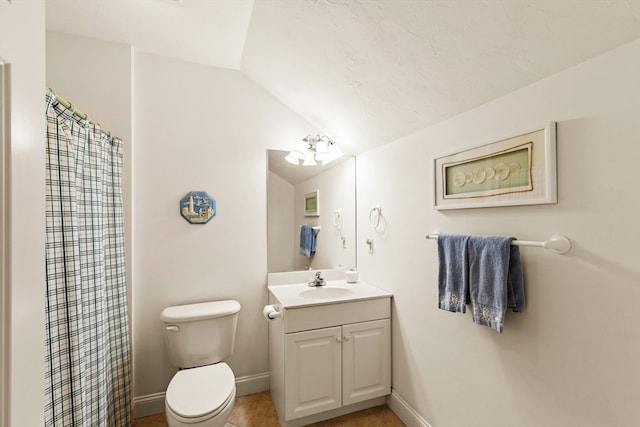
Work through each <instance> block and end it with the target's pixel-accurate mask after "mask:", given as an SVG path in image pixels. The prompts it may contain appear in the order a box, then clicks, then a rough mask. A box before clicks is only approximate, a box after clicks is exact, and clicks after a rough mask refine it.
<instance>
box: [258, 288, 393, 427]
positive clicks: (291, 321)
mask: <svg viewBox="0 0 640 427" xmlns="http://www.w3.org/2000/svg"><path fill="white" fill-rule="evenodd" d="M275 302H276V303H277V301H275ZM390 311H391V299H390V297H387V298H378V299H372V300H365V301H354V302H344V303H336V304H326V305H317V306H310V307H300V308H285V309H282V317H280V318H278V319H275V320H273V321H270V322H269V333H270V336H269V348H270V350H269V351H270V365H271V395H272V398H273V401H274V404H275V406H276V409H277V411H278V415H279V417H280V422H281V424H282V425H283V426H284V427H289V426H301V425H306V424H309V423H313V422H317V421H320V420H323V419H328V418H333V417H335V416H339V415H343V414H346V413H349V412H354V411H357V410H361V409H365V408H367V407H371V406H377V405H381V404H383V403H384V396H386V395H388V394H390V393H391V320H390Z"/></svg>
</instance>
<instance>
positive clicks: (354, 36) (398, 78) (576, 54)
mask: <svg viewBox="0 0 640 427" xmlns="http://www.w3.org/2000/svg"><path fill="white" fill-rule="evenodd" d="M46 4H47V29H48V30H52V31H58V32H64V33H69V34H75V35H81V36H86V37H94V38H99V39H103V40H108V41H115V42H122V43H128V44H131V45H133V46H135V48H136V49H137V50H140V51H145V52H150V53H155V54H160V55H164V56H168V57H173V58H178V59H183V60H186V61H191V62H196V63H200V64H204V65H208V66H215V67H224V68H231V69H236V70H239V71H241V72H242V73H244V74H246V75H247V76H248V77H249V78H251V79H252V80H254V81H255V82H257V83H258V84H259V85H261V86H262V87H263V88H264V89H265V90H267V91H268V92H270V93H271V94H273V95H274V96H275V97H277V98H278V99H279V100H280V101H282V102H283V103H284V104H286V105H287V106H289V107H290V108H291V109H292V110H294V111H296V112H297V113H298V114H300V115H301V116H303V117H304V118H306V119H307V120H308V121H309V122H310V123H311V124H313V125H314V126H316V127H317V128H318V129H321V130H322V131H323V133H325V134H326V135H328V136H330V137H331V138H332V139H334V140H336V141H338V142H339V143H340V145H341V147H342V148H343V150H344V151H346V152H349V153H358V152H362V151H364V150H367V149H370V148H373V147H375V146H377V145H380V144H383V143H387V142H391V141H394V140H396V139H398V138H401V137H403V136H406V135H408V134H410V133H413V132H415V131H417V130H419V129H421V128H424V127H427V126H429V125H432V124H434V123H437V122H439V121H442V120H445V119H447V118H449V117H452V116H455V115H457V114H459V113H461V112H464V111H466V110H469V109H471V108H473V107H475V106H478V105H480V104H482V103H485V102H487V101H490V100H492V99H495V98H498V97H500V96H503V95H505V94H507V93H509V92H511V91H514V90H516V89H518V88H520V87H523V86H526V85H528V84H531V83H533V82H535V81H537V80H540V79H543V78H545V77H547V76H550V75H552V74H554V73H557V72H559V71H561V70H563V69H566V68H569V67H572V66H574V65H576V64H578V63H580V62H583V61H585V60H587V59H589V58H592V57H594V56H597V55H599V54H601V53H603V52H606V51H608V50H611V49H613V48H615V47H617V46H620V45H622V44H624V43H627V42H629V41H631V40H633V39H637V38H640V0H182V1H175V0H101V1H97V0H47V3H46Z"/></svg>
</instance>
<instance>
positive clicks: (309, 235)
mask: <svg viewBox="0 0 640 427" xmlns="http://www.w3.org/2000/svg"><path fill="white" fill-rule="evenodd" d="M299 252H300V253H301V254H302V255H304V256H306V257H309V256H311V254H314V253H316V232H315V231H314V230H313V227H312V226H310V225H303V226H302V227H300V250H299Z"/></svg>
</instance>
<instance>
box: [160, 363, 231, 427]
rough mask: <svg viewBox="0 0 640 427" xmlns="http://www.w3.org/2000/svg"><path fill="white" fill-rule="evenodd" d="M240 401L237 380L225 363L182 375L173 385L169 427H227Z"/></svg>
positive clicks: (168, 408) (167, 407)
mask: <svg viewBox="0 0 640 427" xmlns="http://www.w3.org/2000/svg"><path fill="white" fill-rule="evenodd" d="M235 399H236V386H235V378H234V375H233V371H231V368H230V367H229V366H228V365H227V364H226V363H224V362H220V363H216V364H213V365H206V366H201V367H198V368H189V369H183V370H180V371H178V372H177V373H176V374H175V375H174V377H173V378H172V379H171V382H170V383H169V387H168V388H167V393H166V397H165V414H166V418H167V423H168V425H169V427H186V426H188V427H223V426H224V425H225V423H226V421H227V419H228V418H229V416H230V415H231V411H232V410H233V405H234V403H235Z"/></svg>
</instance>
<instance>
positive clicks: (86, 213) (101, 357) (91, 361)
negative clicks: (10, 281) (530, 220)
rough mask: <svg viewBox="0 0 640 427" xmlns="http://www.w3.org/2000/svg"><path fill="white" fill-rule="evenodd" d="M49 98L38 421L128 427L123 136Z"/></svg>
mask: <svg viewBox="0 0 640 427" xmlns="http://www.w3.org/2000/svg"><path fill="white" fill-rule="evenodd" d="M46 106H47V109H46V110H47V146H46V157H47V158H46V202H47V207H46V246H45V247H46V282H47V284H46V304H45V307H46V352H45V354H46V360H45V362H46V370H45V408H44V409H45V425H46V426H59V427H62V426H65V427H66V426H86V427H89V426H91V427H95V426H115V427H125V426H129V425H130V424H131V410H130V406H131V405H130V402H131V367H130V366H131V360H130V359H131V356H130V346H129V326H128V322H129V320H128V313H127V286H126V280H125V252H124V223H123V218H124V215H123V209H122V141H121V140H119V139H117V138H110V137H108V136H107V135H106V134H105V133H103V132H102V131H101V129H100V126H99V125H96V124H94V123H92V122H89V121H88V120H81V119H79V118H78V117H77V115H74V111H73V110H70V109H67V108H65V107H64V106H63V105H62V104H61V103H60V102H58V101H57V98H56V95H55V93H53V92H52V91H49V92H48V93H47V96H46ZM25 196H27V195H25ZM25 198H26V197H25Z"/></svg>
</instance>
